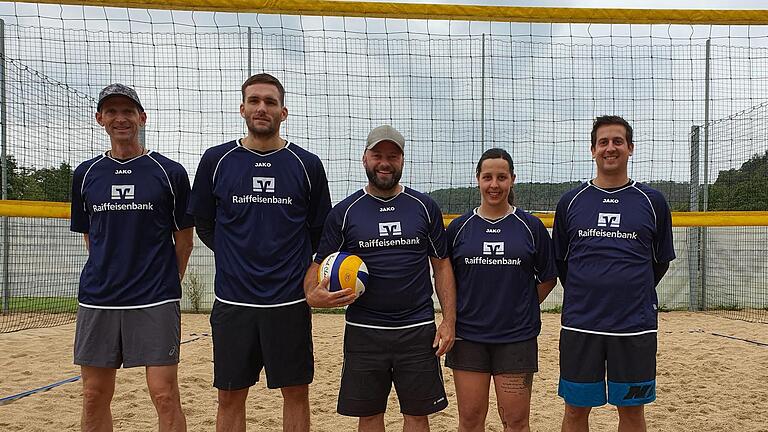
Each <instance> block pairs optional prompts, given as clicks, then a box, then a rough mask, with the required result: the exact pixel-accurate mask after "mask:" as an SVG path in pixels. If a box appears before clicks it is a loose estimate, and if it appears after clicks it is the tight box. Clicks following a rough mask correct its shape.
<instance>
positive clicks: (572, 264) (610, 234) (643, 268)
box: [552, 181, 675, 335]
mask: <svg viewBox="0 0 768 432" xmlns="http://www.w3.org/2000/svg"><path fill="white" fill-rule="evenodd" d="M552 237H553V240H554V248H555V259H556V260H560V261H565V262H567V264H568V273H567V275H566V278H565V287H564V297H563V315H562V324H563V327H564V328H567V329H569V330H575V331H585V332H598V333H607V334H619V335H628V334H638V333H647V332H652V331H656V328H657V303H658V300H657V297H656V289H655V284H654V279H653V277H654V274H653V263H654V262H658V263H665V262H670V261H672V260H673V259H675V250H674V247H673V244H672V217H671V215H670V211H669V206H668V205H667V202H666V200H665V199H664V196H663V195H662V194H661V193H659V192H658V191H656V190H654V189H651V188H650V187H648V186H646V185H644V184H642V183H637V182H634V181H633V182H630V183H629V184H627V185H626V186H623V187H620V188H615V189H611V190H605V189H601V188H599V187H597V186H595V185H594V184H593V183H592V182H591V181H590V182H587V183H584V184H582V185H581V186H579V187H577V188H576V189H573V190H571V191H569V192H567V193H566V194H565V195H563V197H562V198H560V202H559V203H558V205H557V212H556V213H555V223H554V229H553V234H552Z"/></svg>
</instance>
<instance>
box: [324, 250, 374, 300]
mask: <svg viewBox="0 0 768 432" xmlns="http://www.w3.org/2000/svg"><path fill="white" fill-rule="evenodd" d="M326 277H329V278H330V284H329V285H328V291H330V292H334V291H339V290H343V289H346V288H350V289H352V292H353V293H354V294H355V296H356V297H360V296H361V295H362V294H363V292H365V286H366V285H367V284H368V268H367V267H366V266H365V263H364V262H363V260H362V259H360V257H358V256H357V255H351V254H348V253H345V252H334V253H332V254H330V255H328V256H327V257H326V258H325V259H324V260H323V262H322V263H320V268H319V269H318V270H317V281H318V283H319V282H320V281H322V280H323V279H325V278H326Z"/></svg>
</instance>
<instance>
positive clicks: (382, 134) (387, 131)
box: [365, 125, 405, 153]
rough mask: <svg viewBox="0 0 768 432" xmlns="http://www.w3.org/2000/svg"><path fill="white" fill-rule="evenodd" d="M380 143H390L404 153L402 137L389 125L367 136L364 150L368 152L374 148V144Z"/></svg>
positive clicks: (380, 127) (403, 139) (382, 126)
mask: <svg viewBox="0 0 768 432" xmlns="http://www.w3.org/2000/svg"><path fill="white" fill-rule="evenodd" d="M382 141H392V142H393V143H395V144H397V146H398V147H400V150H401V151H402V152H403V153H405V138H403V135H402V134H401V133H400V132H398V131H397V129H395V128H393V127H392V126H390V125H381V126H379V127H377V128H375V129H374V130H372V131H371V133H369V134H368V140H367V142H366V145H365V149H366V150H370V149H372V148H374V147H376V144H378V143H380V142H382Z"/></svg>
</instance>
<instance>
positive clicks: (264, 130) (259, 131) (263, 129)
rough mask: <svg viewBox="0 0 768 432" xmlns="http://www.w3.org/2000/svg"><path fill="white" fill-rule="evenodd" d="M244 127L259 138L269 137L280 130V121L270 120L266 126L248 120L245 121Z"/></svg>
mask: <svg viewBox="0 0 768 432" xmlns="http://www.w3.org/2000/svg"><path fill="white" fill-rule="evenodd" d="M246 127H248V132H250V134H251V135H253V136H256V137H259V138H270V137H273V136H275V135H277V134H278V133H279V132H280V122H275V121H271V122H270V123H269V125H268V126H261V125H259V126H256V122H255V121H253V120H250V121H247V122H246Z"/></svg>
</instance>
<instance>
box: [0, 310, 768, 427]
mask: <svg viewBox="0 0 768 432" xmlns="http://www.w3.org/2000/svg"><path fill="white" fill-rule="evenodd" d="M313 319H314V341H315V363H316V366H315V369H316V371H315V381H314V383H313V384H312V385H311V388H310V404H311V411H312V430H313V431H329V432H342V431H354V430H356V424H357V422H356V419H354V418H348V417H342V416H339V415H338V414H336V412H335V408H336V396H337V392H338V386H339V377H340V373H341V364H342V338H343V328H344V318H343V316H341V315H322V314H316V315H314V318H313ZM438 319H439V318H438ZM182 320H183V325H182V335H183V336H182V340H183V341H191V342H189V343H185V344H183V345H182V350H181V364H180V368H179V371H180V372H179V375H180V383H181V384H180V385H181V396H182V404H183V406H184V412H185V413H186V416H187V424H188V428H189V430H190V431H212V430H214V426H215V415H216V391H215V390H214V389H213V388H212V379H213V377H212V373H213V365H212V363H211V358H212V354H211V339H210V337H207V336H205V335H206V334H209V333H210V325H209V323H208V315H188V314H186V315H183V318H182ZM559 320H560V316H559V315H554V314H544V315H543V330H542V334H541V336H540V337H539V369H540V372H539V373H538V374H536V377H535V380H534V385H533V399H532V409H531V429H532V430H534V431H558V430H559V428H560V421H561V416H562V411H563V402H562V400H561V399H560V398H558V397H557V380H558V366H557V361H558V334H559ZM659 329H660V330H659V341H660V342H659V353H658V387H657V392H658V399H657V401H656V402H655V403H653V404H651V405H649V406H648V407H647V408H646V413H647V419H648V425H649V430H652V431H696V432H709V431H738V432H742V431H765V432H768V347H766V346H759V345H756V344H753V343H749V342H745V341H741V340H736V339H731V338H727V337H723V336H733V337H738V338H743V339H749V340H753V341H757V342H762V343H768V325H765V324H753V323H747V322H742V321H735V320H729V319H725V318H721V317H717V316H712V315H704V314H692V313H684V312H672V313H663V314H660V322H659ZM712 333H717V334H719V335H723V336H717V335H714V334H712ZM73 335H74V324H71V325H65V326H60V327H55V328H47V329H36V330H26V331H21V332H16V333H9V334H0V398H2V397H6V396H10V395H14V394H17V393H20V392H23V391H26V390H30V389H33V388H37V387H41V386H45V385H48V384H51V383H54V382H57V381H60V380H63V379H66V378H70V377H73V376H77V375H78V374H79V368H78V367H76V366H74V365H73V364H72V340H73ZM195 338H199V339H196V340H193V339H195ZM444 376H445V385H446V390H447V392H448V397H449V400H450V404H449V406H448V408H447V409H446V410H445V411H443V412H440V413H437V414H435V415H433V416H431V420H430V421H431V426H432V430H433V431H455V430H456V429H457V424H458V414H457V409H456V397H455V390H454V387H453V378H452V375H451V372H450V370H449V369H444ZM263 380H264V377H263V375H262V382H260V383H258V384H257V385H256V386H254V387H253V388H252V389H251V393H250V396H249V400H248V405H247V410H248V411H247V422H248V427H249V430H253V431H279V430H280V429H281V397H280V392H279V391H276V390H268V389H266V387H265V384H264V382H263ZM80 392H81V383H80V382H74V383H68V384H64V385H61V386H59V387H56V388H54V389H51V390H49V391H47V392H44V393H39V394H34V395H31V396H29V397H26V398H23V399H20V400H17V401H16V402H13V403H10V404H7V405H5V406H0V430H2V431H70V430H79V422H80V403H81V396H80ZM491 392H493V389H491ZM112 413H113V417H114V423H115V430H120V431H152V430H156V418H155V412H154V408H153V406H152V403H151V402H150V399H149V395H148V393H147V391H146V384H145V381H144V369H143V368H133V369H126V370H120V371H118V374H117V389H116V391H115V396H114V399H113V403H112ZM385 421H386V425H387V430H388V431H399V430H402V418H401V415H400V414H399V408H398V404H397V398H396V396H395V392H394V389H393V391H392V393H391V396H390V402H389V407H388V411H387V414H386V416H385ZM591 426H592V430H593V431H609V430H616V427H617V418H616V414H615V409H614V408H612V407H610V406H606V407H601V408H597V409H595V410H593V414H592V418H591ZM486 430H488V431H501V430H502V428H501V423H500V421H499V419H498V414H497V412H496V405H495V400H494V396H493V395H491V406H490V408H489V413H488V421H487V427H486Z"/></svg>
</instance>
